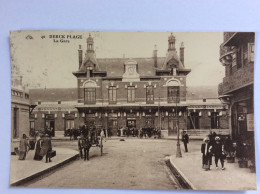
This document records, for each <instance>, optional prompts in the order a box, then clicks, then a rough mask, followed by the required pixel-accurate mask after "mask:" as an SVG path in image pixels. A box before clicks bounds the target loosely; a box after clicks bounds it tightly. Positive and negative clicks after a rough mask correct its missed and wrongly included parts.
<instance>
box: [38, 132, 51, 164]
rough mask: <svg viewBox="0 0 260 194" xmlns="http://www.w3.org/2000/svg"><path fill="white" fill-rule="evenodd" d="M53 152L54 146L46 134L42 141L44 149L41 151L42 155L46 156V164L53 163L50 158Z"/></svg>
mask: <svg viewBox="0 0 260 194" xmlns="http://www.w3.org/2000/svg"><path fill="white" fill-rule="evenodd" d="M50 151H52V144H51V139H50V138H49V135H48V134H47V133H45V135H44V137H43V139H42V147H41V151H40V155H41V156H42V157H44V156H46V163H48V162H51V158H50V157H49V152H50Z"/></svg>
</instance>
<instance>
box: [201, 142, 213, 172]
mask: <svg viewBox="0 0 260 194" xmlns="http://www.w3.org/2000/svg"><path fill="white" fill-rule="evenodd" d="M203 141H204V143H202V145H201V153H202V168H203V169H205V170H206V171H207V170H210V165H212V153H211V151H212V145H211V143H210V141H209V138H208V137H206V138H204V140H203Z"/></svg>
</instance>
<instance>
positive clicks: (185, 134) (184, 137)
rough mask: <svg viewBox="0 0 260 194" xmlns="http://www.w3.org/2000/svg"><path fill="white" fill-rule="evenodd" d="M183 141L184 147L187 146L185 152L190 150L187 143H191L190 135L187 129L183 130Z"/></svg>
mask: <svg viewBox="0 0 260 194" xmlns="http://www.w3.org/2000/svg"><path fill="white" fill-rule="evenodd" d="M182 142H183V144H184V147H185V152H188V146H187V144H188V143H189V135H188V133H187V131H186V130H184V131H183V134H182Z"/></svg>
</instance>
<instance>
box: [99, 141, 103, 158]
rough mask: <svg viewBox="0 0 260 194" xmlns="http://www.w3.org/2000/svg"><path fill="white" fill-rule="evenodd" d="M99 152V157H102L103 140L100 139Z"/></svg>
mask: <svg viewBox="0 0 260 194" xmlns="http://www.w3.org/2000/svg"><path fill="white" fill-rule="evenodd" d="M100 152H101V156H102V155H103V138H102V137H100Z"/></svg>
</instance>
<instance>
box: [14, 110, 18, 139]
mask: <svg viewBox="0 0 260 194" xmlns="http://www.w3.org/2000/svg"><path fill="white" fill-rule="evenodd" d="M18 111H19V109H18V108H14V113H13V138H18V137H19V133H18V130H19V129H18V127H19V124H18V114H19V112H18Z"/></svg>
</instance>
